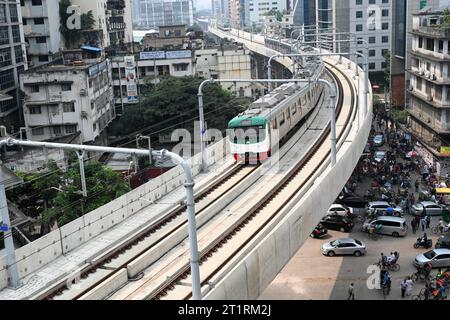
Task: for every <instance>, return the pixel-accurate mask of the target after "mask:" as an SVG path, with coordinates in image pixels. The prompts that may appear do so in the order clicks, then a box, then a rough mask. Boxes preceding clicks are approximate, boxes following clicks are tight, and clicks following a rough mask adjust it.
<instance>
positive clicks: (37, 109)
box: [30, 106, 42, 114]
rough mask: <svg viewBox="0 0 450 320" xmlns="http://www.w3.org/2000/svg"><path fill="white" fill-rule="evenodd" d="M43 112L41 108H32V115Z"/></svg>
mask: <svg viewBox="0 0 450 320" xmlns="http://www.w3.org/2000/svg"><path fill="white" fill-rule="evenodd" d="M41 113H42V110H41V107H40V106H33V107H30V114H41Z"/></svg>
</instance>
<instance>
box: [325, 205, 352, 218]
mask: <svg viewBox="0 0 450 320" xmlns="http://www.w3.org/2000/svg"><path fill="white" fill-rule="evenodd" d="M329 214H338V215H340V216H349V215H350V216H352V215H353V208H349V207H345V206H343V205H342V204H332V205H331V207H330V209H328V211H327V215H329Z"/></svg>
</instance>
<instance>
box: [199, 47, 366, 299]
mask: <svg viewBox="0 0 450 320" xmlns="http://www.w3.org/2000/svg"><path fill="white" fill-rule="evenodd" d="M236 40H237V41H239V40H238V39H236ZM242 42H243V41H242ZM324 60H325V61H328V62H330V63H331V64H333V65H334V66H335V67H336V68H338V69H340V70H341V71H342V72H343V73H344V74H346V77H347V78H348V79H349V80H350V81H351V82H352V83H353V85H352V86H353V89H352V90H354V91H356V89H357V88H358V87H359V88H364V79H363V78H362V77H360V78H359V79H353V76H354V68H355V65H354V64H353V63H351V62H350V61H349V60H348V59H343V63H344V64H343V65H339V63H338V61H337V60H335V59H332V58H325V59H324ZM349 63H351V64H352V65H353V68H352V69H353V71H352V70H349V69H348V68H347V65H348V64H349ZM352 79H353V80H355V81H353V80H352ZM363 97H364V94H363V93H362V90H360V91H359V97H358V100H357V101H356V102H358V101H363V100H364V98H363ZM369 98H370V99H369V101H370V104H369V105H370V106H371V92H370V96H369ZM358 107H359V108H358V112H357V114H356V117H355V118H354V119H353V123H352V126H351V128H348V136H347V139H346V140H345V141H344V142H341V143H340V148H339V152H338V159H337V164H336V166H335V167H334V168H330V167H328V166H327V165H324V166H323V167H322V170H321V174H320V175H319V176H317V177H316V178H315V179H312V181H310V184H309V188H305V189H306V190H305V191H304V192H303V193H301V194H300V195H299V196H298V197H297V198H296V200H297V201H296V202H295V204H294V205H293V207H292V208H291V209H290V210H288V212H286V215H285V216H284V218H282V219H281V220H280V221H275V222H274V223H273V224H271V225H270V226H267V228H266V230H264V231H263V232H261V234H260V235H259V236H258V237H257V238H256V239H255V240H254V241H253V242H252V243H251V244H249V245H248V248H247V251H245V250H244V252H243V254H242V255H241V254H239V256H237V257H236V262H237V263H236V264H235V265H232V266H231V267H230V268H229V269H226V270H224V272H223V273H222V274H221V276H220V277H217V282H216V281H212V282H213V283H214V288H211V291H210V292H209V293H207V292H205V291H204V293H203V294H206V297H205V299H256V298H258V296H259V295H260V294H261V292H262V291H263V290H264V289H265V288H266V287H267V286H268V285H269V284H270V282H271V280H272V279H274V278H275V276H276V275H277V274H278V272H279V271H281V269H282V268H283V266H284V265H286V263H287V262H288V261H289V259H290V257H292V256H293V255H294V254H295V252H296V251H297V249H298V248H299V247H300V246H301V244H303V243H304V241H305V240H306V239H307V238H308V237H309V234H310V232H311V230H312V229H313V228H314V226H315V225H317V223H318V222H319V220H320V219H321V218H322V215H321V214H320V213H321V212H326V210H327V209H328V207H329V205H330V204H331V203H333V201H334V200H335V197H336V196H337V194H338V193H339V192H340V190H341V189H342V187H343V186H344V184H345V182H346V181H347V180H348V177H350V175H351V173H352V172H353V168H354V167H355V165H356V163H357V161H358V160H359V155H360V154H361V152H362V150H363V149H364V146H365V143H366V140H367V137H368V135H369V131H370V124H371V120H372V110H371V108H369V110H368V113H367V114H365V115H363V114H362V113H361V112H360V111H361V109H362V106H361V105H359V106H358ZM204 290H205V288H204Z"/></svg>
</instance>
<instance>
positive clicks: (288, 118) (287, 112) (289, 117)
mask: <svg viewBox="0 0 450 320" xmlns="http://www.w3.org/2000/svg"><path fill="white" fill-rule="evenodd" d="M285 112H286V115H287V121H288V128H290V127H291V126H292V121H291V112H290V111H289V107H288V108H287V109H286V111H285Z"/></svg>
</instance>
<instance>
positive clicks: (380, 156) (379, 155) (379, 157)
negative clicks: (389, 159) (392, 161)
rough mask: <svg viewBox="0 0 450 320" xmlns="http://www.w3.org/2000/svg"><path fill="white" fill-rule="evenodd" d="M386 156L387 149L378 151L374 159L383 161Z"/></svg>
mask: <svg viewBox="0 0 450 320" xmlns="http://www.w3.org/2000/svg"><path fill="white" fill-rule="evenodd" d="M384 158H386V152H385V151H377V152H375V156H374V157H373V160H375V161H376V162H381V161H383V159H384Z"/></svg>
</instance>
